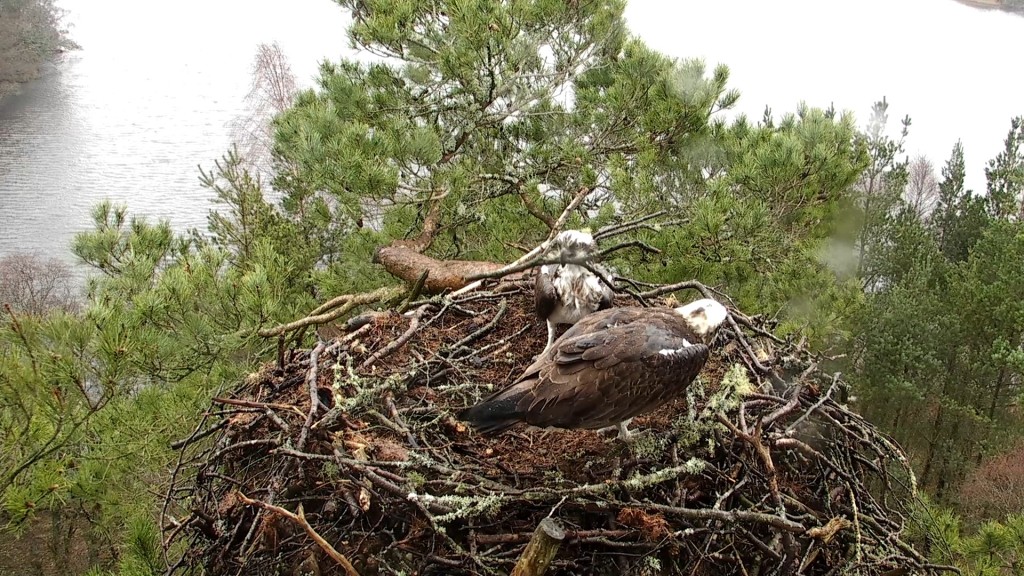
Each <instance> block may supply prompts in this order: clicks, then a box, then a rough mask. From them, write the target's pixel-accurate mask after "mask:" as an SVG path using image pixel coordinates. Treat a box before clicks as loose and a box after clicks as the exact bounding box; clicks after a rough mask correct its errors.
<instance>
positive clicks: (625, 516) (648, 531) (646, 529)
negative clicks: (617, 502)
mask: <svg viewBox="0 0 1024 576" xmlns="http://www.w3.org/2000/svg"><path fill="white" fill-rule="evenodd" d="M616 520H618V521H619V523H620V524H623V525H625V526H629V527H630V528H636V529H637V530H639V531H640V533H641V534H643V535H644V538H645V539H647V540H651V541H657V540H661V539H663V538H665V537H666V536H668V535H669V534H670V533H671V532H672V530H671V529H670V527H669V525H668V520H665V517H664V516H662V515H661V514H648V513H647V512H644V511H643V510H640V509H638V508H623V509H622V510H621V511H619V516H618V518H616Z"/></svg>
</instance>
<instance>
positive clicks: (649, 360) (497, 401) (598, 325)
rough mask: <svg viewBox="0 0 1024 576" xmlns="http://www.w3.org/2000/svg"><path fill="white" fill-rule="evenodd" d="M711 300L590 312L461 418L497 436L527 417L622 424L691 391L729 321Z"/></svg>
mask: <svg viewBox="0 0 1024 576" xmlns="http://www.w3.org/2000/svg"><path fill="white" fill-rule="evenodd" d="M727 315H728V312H727V311H726V308H725V306H723V305H722V304H720V303H718V302H716V301H715V300H711V299H702V300H697V301H695V302H691V303H689V304H687V305H685V306H680V307H678V308H638V307H625V308H612V309H609V310H602V311H600V312H595V313H593V314H590V315H588V316H585V317H584V318H582V319H581V320H580V321H579V322H577V323H576V324H575V325H574V326H573V327H572V328H570V329H569V330H568V331H566V333H565V334H564V335H562V337H561V338H559V339H558V340H557V341H556V342H555V344H554V346H552V347H550V348H549V349H548V350H547V351H546V352H544V353H542V354H541V355H540V357H539V358H538V359H537V360H536V361H535V362H534V363H533V364H532V365H531V366H530V367H529V368H527V369H526V371H525V372H524V373H523V374H522V376H520V377H519V379H518V380H516V382H515V383H514V384H513V385H512V386H510V387H509V388H506V389H505V390H501V391H500V392H497V393H495V394H492V395H491V396H490V397H488V398H486V399H484V400H483V401H481V402H480V403H478V404H476V405H475V406H472V407H470V408H468V409H466V410H464V411H463V412H462V413H461V414H460V415H459V417H460V418H461V419H462V420H464V421H466V422H468V423H470V424H471V425H472V426H473V427H474V428H476V429H477V430H478V431H480V432H482V433H485V434H490V433H498V432H501V431H503V430H506V429H508V428H510V427H512V426H513V425H515V424H517V423H519V422H525V423H527V424H530V425H532V426H537V427H541V428H547V427H554V428H584V429H591V430H594V429H601V428H610V427H615V428H618V430H619V438H622V439H623V440H627V441H628V440H629V439H630V432H629V430H628V429H627V425H628V424H629V421H630V420H632V419H633V417H635V416H639V415H641V414H644V413H646V412H649V411H651V410H654V409H655V408H658V407H659V406H661V405H662V404H664V403H666V402H668V401H669V400H672V399H673V398H675V397H677V396H678V395H680V394H682V393H683V392H685V390H686V388H687V386H689V385H690V383H691V382H693V380H694V379H695V378H696V377H697V374H699V373H700V371H701V369H702V368H703V367H704V364H705V363H706V362H707V360H708V356H709V355H710V348H709V346H710V345H711V342H712V340H713V339H714V336H715V334H716V333H717V331H718V328H719V327H720V326H721V325H722V323H723V322H725V320H726V317H727Z"/></svg>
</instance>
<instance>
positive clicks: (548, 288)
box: [534, 230, 614, 350]
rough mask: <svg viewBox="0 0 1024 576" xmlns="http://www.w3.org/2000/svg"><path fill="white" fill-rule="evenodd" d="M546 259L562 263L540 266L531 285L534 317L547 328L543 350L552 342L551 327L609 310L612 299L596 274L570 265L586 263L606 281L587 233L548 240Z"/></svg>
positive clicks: (576, 232) (573, 232)
mask: <svg viewBox="0 0 1024 576" xmlns="http://www.w3.org/2000/svg"><path fill="white" fill-rule="evenodd" d="M548 256H549V257H550V258H551V259H555V258H557V259H559V260H561V261H562V263H560V264H546V265H544V266H541V267H540V272H539V273H538V274H537V280H536V282H535V284H534V306H535V308H536V311H537V316H538V317H539V318H540V319H541V320H544V321H546V322H547V325H548V343H547V345H546V346H545V347H544V349H545V350H547V349H548V348H550V347H551V343H552V342H554V340H555V326H557V325H559V324H575V323H577V322H579V321H580V319H581V318H583V317H584V316H586V315H587V314H592V313H594V312H597V311H598V310H605V309H607V308H611V307H612V299H613V297H614V294H613V293H612V290H611V288H610V287H609V286H608V285H607V284H605V283H604V282H603V281H602V280H601V279H600V278H599V277H598V276H597V275H596V274H594V273H593V272H591V271H590V270H588V269H587V268H586V267H584V266H581V265H579V264H573V263H571V262H572V261H586V262H587V263H588V264H590V265H591V266H592V267H593V268H594V269H595V270H599V271H601V273H602V274H605V276H606V277H607V274H606V271H605V269H604V268H602V267H600V265H599V264H597V263H596V262H595V261H596V259H597V256H598V250H597V242H595V241H594V237H593V236H591V235H590V234H589V233H588V232H584V231H581V230H566V231H564V232H560V233H559V234H558V235H557V236H555V238H554V240H552V242H551V247H550V248H549V249H548Z"/></svg>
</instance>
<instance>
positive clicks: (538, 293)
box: [533, 266, 558, 319]
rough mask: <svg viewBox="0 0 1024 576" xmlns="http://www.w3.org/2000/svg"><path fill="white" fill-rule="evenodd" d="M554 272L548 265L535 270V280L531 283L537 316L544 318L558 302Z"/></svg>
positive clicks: (553, 309) (549, 314) (552, 310)
mask: <svg viewBox="0 0 1024 576" xmlns="http://www.w3.org/2000/svg"><path fill="white" fill-rule="evenodd" d="M553 278H554V274H553V272H552V268H551V267H550V266H542V267H541V269H540V270H538V271H537V280H536V281H535V282H534V285H533V303H534V307H535V308H536V311H537V317H538V318H541V319H545V318H547V317H548V316H551V313H552V312H554V311H555V305H556V304H558V293H557V292H556V291H555V283H554V281H553Z"/></svg>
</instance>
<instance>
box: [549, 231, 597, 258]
mask: <svg viewBox="0 0 1024 576" xmlns="http://www.w3.org/2000/svg"><path fill="white" fill-rule="evenodd" d="M596 251H597V242H595V241H594V237H593V236H592V235H591V234H590V231H588V230H565V231H563V232H559V233H558V235H557V236H555V238H554V240H552V241H551V252H552V253H553V254H556V255H558V256H561V257H564V258H582V257H585V256H591V255H593V254H594V253H595V252H596Z"/></svg>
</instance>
